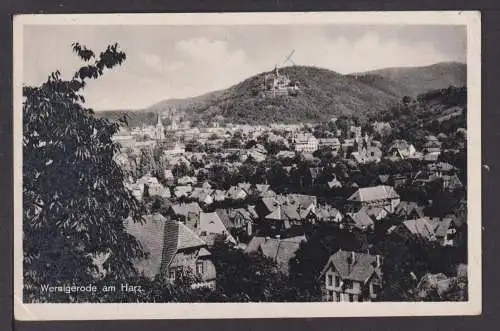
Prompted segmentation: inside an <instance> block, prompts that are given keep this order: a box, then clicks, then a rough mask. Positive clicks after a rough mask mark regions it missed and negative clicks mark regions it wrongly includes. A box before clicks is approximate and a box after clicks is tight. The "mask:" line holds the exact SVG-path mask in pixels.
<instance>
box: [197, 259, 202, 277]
mask: <svg viewBox="0 0 500 331" xmlns="http://www.w3.org/2000/svg"><path fill="white" fill-rule="evenodd" d="M196 273H197V274H198V275H203V261H198V262H196Z"/></svg>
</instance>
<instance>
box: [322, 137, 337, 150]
mask: <svg viewBox="0 0 500 331" xmlns="http://www.w3.org/2000/svg"><path fill="white" fill-rule="evenodd" d="M340 146H341V143H340V140H339V139H338V138H320V139H318V147H329V148H331V149H332V151H335V152H337V151H338V150H339V149H340Z"/></svg>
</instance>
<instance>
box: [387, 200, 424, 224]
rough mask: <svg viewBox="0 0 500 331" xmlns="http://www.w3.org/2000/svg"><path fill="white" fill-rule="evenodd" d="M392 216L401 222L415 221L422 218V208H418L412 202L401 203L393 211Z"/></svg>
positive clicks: (416, 204)
mask: <svg viewBox="0 0 500 331" xmlns="http://www.w3.org/2000/svg"><path fill="white" fill-rule="evenodd" d="M394 214H395V215H397V216H399V217H401V218H402V219H403V220H408V219H417V218H422V217H424V216H425V215H424V207H422V206H419V205H418V203H416V202H414V201H401V202H400V203H399V205H398V206H397V207H396V209H395V210H394Z"/></svg>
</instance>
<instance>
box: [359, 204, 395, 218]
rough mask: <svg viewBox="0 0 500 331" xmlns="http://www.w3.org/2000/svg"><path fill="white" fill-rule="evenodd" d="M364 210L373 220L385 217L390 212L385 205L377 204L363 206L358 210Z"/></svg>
mask: <svg viewBox="0 0 500 331" xmlns="http://www.w3.org/2000/svg"><path fill="white" fill-rule="evenodd" d="M359 211H360V212H364V213H365V214H366V215H368V216H370V217H371V218H372V219H373V220H375V221H380V220H382V219H384V218H386V217H387V215H389V214H390V212H389V211H388V210H387V209H386V208H385V207H379V206H364V207H361V209H360V210H359Z"/></svg>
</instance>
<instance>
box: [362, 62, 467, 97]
mask: <svg viewBox="0 0 500 331" xmlns="http://www.w3.org/2000/svg"><path fill="white" fill-rule="evenodd" d="M353 75H356V76H358V77H363V76H367V77H372V76H374V75H375V76H379V77H383V78H385V79H387V80H389V81H391V82H393V83H394V84H397V86H399V88H402V89H401V90H400V91H399V92H400V93H403V94H404V95H410V96H416V95H418V94H422V93H425V92H427V91H429V90H438V89H443V88H447V87H448V86H450V85H453V86H456V87H462V86H465V85H466V84H467V65H466V64H463V63H458V62H442V63H436V64H433V65H430V66H425V67H398V68H385V69H378V70H372V71H368V72H363V73H357V74H353ZM365 79H367V78H365Z"/></svg>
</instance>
